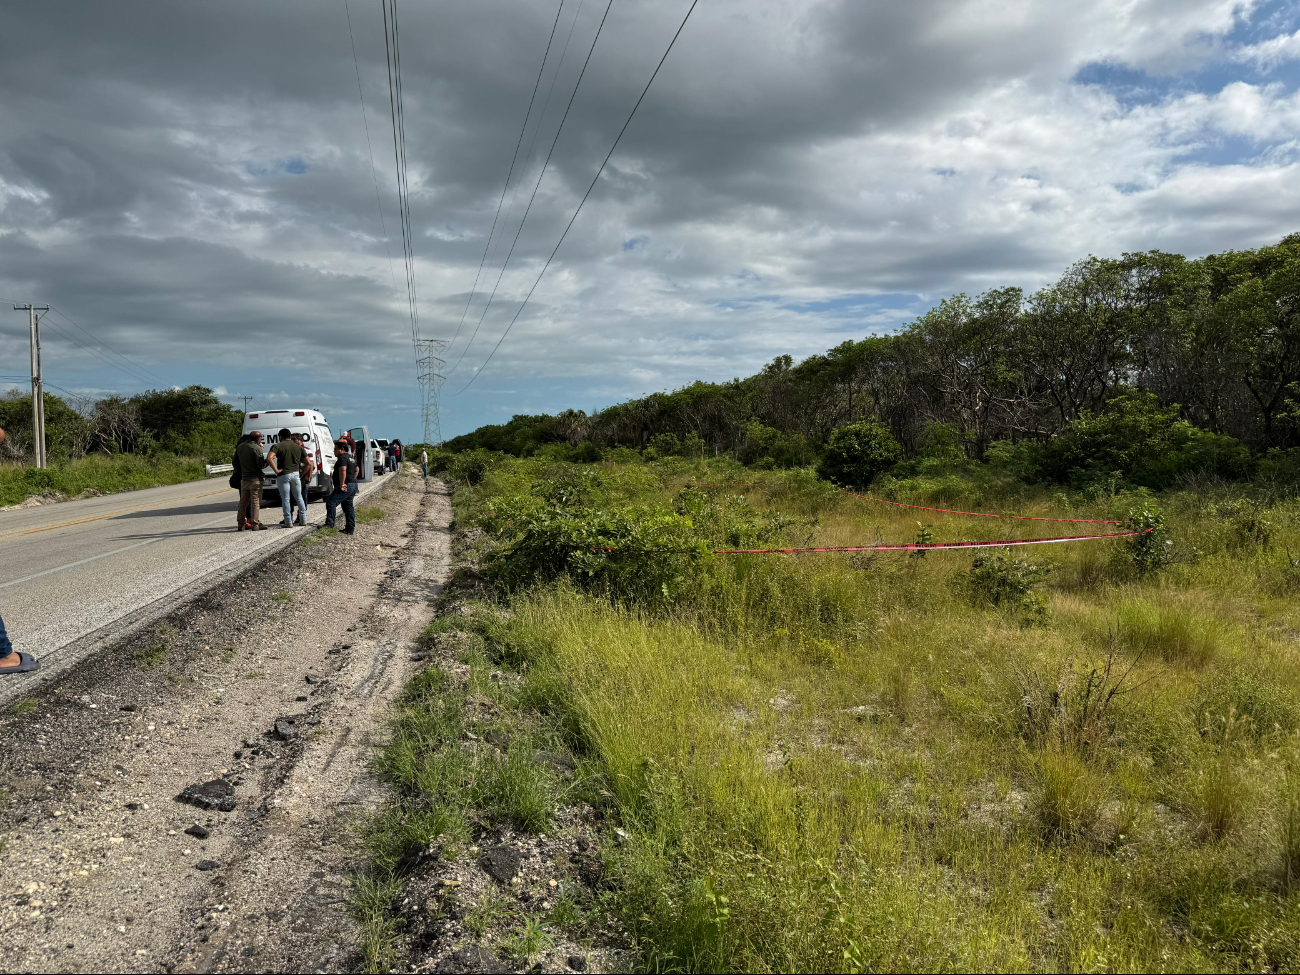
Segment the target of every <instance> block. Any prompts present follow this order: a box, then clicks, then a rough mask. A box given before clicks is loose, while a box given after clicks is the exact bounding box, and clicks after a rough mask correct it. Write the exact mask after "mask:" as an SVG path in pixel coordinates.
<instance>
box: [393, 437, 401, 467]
mask: <svg viewBox="0 0 1300 975" xmlns="http://www.w3.org/2000/svg"><path fill="white" fill-rule="evenodd" d="M393 443H394V444H396V445H397V456H396V457H395V458H394V459H393V464H394V467H393V470H395V471H399V472H400V471H401V469H402V441H400V440H394V441H393Z"/></svg>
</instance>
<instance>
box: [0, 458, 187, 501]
mask: <svg viewBox="0 0 1300 975" xmlns="http://www.w3.org/2000/svg"><path fill="white" fill-rule="evenodd" d="M207 476H208V475H207V473H206V472H205V471H204V468H203V461H201V460H198V459H196V458H192V457H176V456H174V455H171V454H155V455H153V456H138V455H135V454H115V455H113V456H111V457H103V456H93V457H83V458H82V459H80V460H73V461H67V462H65V463H61V464H56V465H54V466H52V467H48V468H45V469H44V470H41V469H38V468H35V467H28V466H25V465H19V464H2V465H0V505H11V504H20V503H21V502H23V501H24V500H26V499H27V498H28V497H30V496H31V495H40V494H46V495H50V494H52V495H55V496H61V499H62V500H67V499H70V498H75V497H78V496H80V495H83V494H87V493H97V494H117V493H118V492H121V491H137V490H140V489H142V488H150V487H158V486H160V485H164V484H182V483H184V482H186V481H199V480H202V479H204V478H205V477H207Z"/></svg>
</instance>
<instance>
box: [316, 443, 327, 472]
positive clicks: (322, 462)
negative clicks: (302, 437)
mask: <svg viewBox="0 0 1300 975" xmlns="http://www.w3.org/2000/svg"><path fill="white" fill-rule="evenodd" d="M324 466H325V458H324V457H322V456H321V455H320V448H319V447H317V448H316V469H317V470H320V469H321V468H322V467H324Z"/></svg>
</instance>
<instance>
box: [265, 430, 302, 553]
mask: <svg viewBox="0 0 1300 975" xmlns="http://www.w3.org/2000/svg"><path fill="white" fill-rule="evenodd" d="M276 439H277V442H276V445H275V446H274V447H272V448H271V449H270V451H269V452H268V453H267V455H266V462H267V463H268V464H270V465H271V470H273V471H275V486H276V487H277V488H279V489H280V507H281V508H282V509H283V510H284V518H282V519H281V521H280V527H281V528H290V527H292V526H293V524H294V520H293V509H292V508H291V507H290V501H291V500H292V503H293V504H294V505H296V506H297V508H298V522H297V523H298V524H299V525H305V524H307V506H306V505H305V504H303V500H302V477H301V476H300V475H299V471H300V470H301V469H302V465H303V464H305V463H306V461H307V452H306V451H305V450H303V449H302V444H300V443H299V442H298V441H296V440H294V439H293V434H291V433H290V432H289V430H288V428H287V427H286V428H285V429H283V430H281V431H280V433H279V434H278V436H277V438H276Z"/></svg>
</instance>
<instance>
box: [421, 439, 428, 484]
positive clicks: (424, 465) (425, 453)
mask: <svg viewBox="0 0 1300 975" xmlns="http://www.w3.org/2000/svg"><path fill="white" fill-rule="evenodd" d="M420 469H421V470H422V471H424V479H425V480H426V481H427V480H428V479H429V451H427V450H425V449H424V448H423V447H421V448H420Z"/></svg>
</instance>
